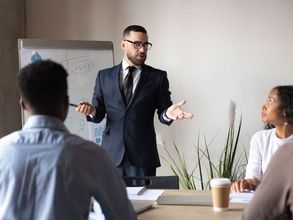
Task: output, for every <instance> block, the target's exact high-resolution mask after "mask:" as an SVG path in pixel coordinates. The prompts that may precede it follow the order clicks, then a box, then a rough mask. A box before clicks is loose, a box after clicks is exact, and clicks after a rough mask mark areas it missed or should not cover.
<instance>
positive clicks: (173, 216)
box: [138, 190, 245, 220]
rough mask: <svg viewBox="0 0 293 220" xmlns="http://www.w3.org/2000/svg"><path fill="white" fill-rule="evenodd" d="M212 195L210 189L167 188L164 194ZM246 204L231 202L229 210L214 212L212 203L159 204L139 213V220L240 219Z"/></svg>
mask: <svg viewBox="0 0 293 220" xmlns="http://www.w3.org/2000/svg"><path fill="white" fill-rule="evenodd" d="M166 195H178V196H205V195H206V196H211V193H210V192H209V191H195V190H188V191H182V190H166V191H165V192H164V194H163V196H166ZM244 208H245V204H240V203H230V205H229V210H227V211H224V212H214V211H213V208H212V206H211V205H206V206H202V205H158V204H155V205H154V208H152V209H150V210H148V211H145V212H143V213H141V214H139V215H138V219H139V220H213V219H215V220H240V219H241V215H242V212H243V209H244Z"/></svg>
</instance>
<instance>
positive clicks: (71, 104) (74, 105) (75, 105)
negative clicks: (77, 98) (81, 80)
mask: <svg viewBox="0 0 293 220" xmlns="http://www.w3.org/2000/svg"><path fill="white" fill-rule="evenodd" d="M68 105H69V106H72V107H77V106H78V105H77V104H73V103H68Z"/></svg>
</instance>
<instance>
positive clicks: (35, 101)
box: [16, 60, 68, 109]
mask: <svg viewBox="0 0 293 220" xmlns="http://www.w3.org/2000/svg"><path fill="white" fill-rule="evenodd" d="M67 76H68V74H67V72H66V70H65V69H64V68H63V66H62V65H60V64H58V63H55V62H53V61H51V60H39V61H35V62H33V63H31V64H29V65H27V66H25V67H24V68H22V69H21V70H20V72H19V74H18V76H17V80H16V82H17V87H18V89H19V92H20V95H21V97H22V98H23V99H24V100H26V101H27V102H29V103H30V105H31V106H33V107H34V108H35V109H46V108H51V107H52V106H55V105H58V104H64V98H65V97H66V96H67V89H68V88H67Z"/></svg>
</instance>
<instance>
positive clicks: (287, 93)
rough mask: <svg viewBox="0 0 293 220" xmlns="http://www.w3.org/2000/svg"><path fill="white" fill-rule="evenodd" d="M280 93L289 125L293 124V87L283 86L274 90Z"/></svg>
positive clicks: (282, 107)
mask: <svg viewBox="0 0 293 220" xmlns="http://www.w3.org/2000/svg"><path fill="white" fill-rule="evenodd" d="M273 90H276V91H277V93H278V97H279V100H280V102H281V105H280V107H281V110H282V111H284V113H285V114H286V115H285V118H286V120H287V122H288V123H289V124H293V86H291V85H282V86H276V87H274V88H273Z"/></svg>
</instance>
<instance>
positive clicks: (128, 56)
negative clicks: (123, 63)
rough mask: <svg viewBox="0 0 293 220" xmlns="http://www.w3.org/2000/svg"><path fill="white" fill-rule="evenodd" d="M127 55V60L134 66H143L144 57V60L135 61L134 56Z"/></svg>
mask: <svg viewBox="0 0 293 220" xmlns="http://www.w3.org/2000/svg"><path fill="white" fill-rule="evenodd" d="M126 55H127V58H128V59H129V60H130V61H131V62H132V63H133V64H134V65H137V66H139V65H142V64H144V62H145V60H146V57H147V56H146V55H145V57H144V59H136V58H135V56H130V55H129V54H126Z"/></svg>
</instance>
